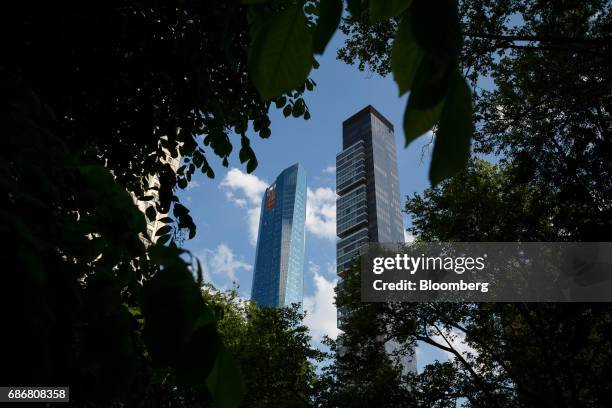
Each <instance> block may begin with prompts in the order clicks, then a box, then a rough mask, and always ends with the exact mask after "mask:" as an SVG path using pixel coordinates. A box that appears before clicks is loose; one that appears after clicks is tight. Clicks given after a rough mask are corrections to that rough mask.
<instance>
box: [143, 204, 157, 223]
mask: <svg viewBox="0 0 612 408" xmlns="http://www.w3.org/2000/svg"><path fill="white" fill-rule="evenodd" d="M145 215H146V216H147V218H148V219H149V221H155V217H157V211H155V207H154V206H150V207H147V209H146V210H145Z"/></svg>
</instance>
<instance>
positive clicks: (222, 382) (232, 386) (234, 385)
mask: <svg viewBox="0 0 612 408" xmlns="http://www.w3.org/2000/svg"><path fill="white" fill-rule="evenodd" d="M206 384H207V385H208V389H209V390H210V393H211V394H212V396H213V399H214V401H215V406H217V407H227V408H232V407H239V406H240V402H241V401H242V394H243V393H244V385H243V384H242V376H241V375H240V365H239V364H238V362H237V361H236V359H234V357H233V356H232V355H231V354H230V353H229V352H228V351H226V350H221V351H219V353H218V354H217V360H216V361H215V365H214V367H213V369H212V371H211V373H210V376H209V377H208V379H207V380H206Z"/></svg>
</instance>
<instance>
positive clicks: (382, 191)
mask: <svg viewBox="0 0 612 408" xmlns="http://www.w3.org/2000/svg"><path fill="white" fill-rule="evenodd" d="M342 148H343V150H342V152H340V154H338V155H337V156H336V193H337V194H338V198H337V202H336V234H337V235H338V238H339V240H338V242H337V246H336V258H337V267H338V273H339V274H340V275H341V274H342V272H343V271H345V270H346V269H347V268H348V267H349V266H350V263H351V261H352V260H353V258H354V257H355V256H356V255H357V253H358V251H359V248H360V247H361V246H363V245H364V244H366V243H368V242H403V241H404V223H403V221H402V213H401V207H400V190H399V178H398V175H397V154H396V149H395V136H394V133H393V124H391V122H389V121H388V120H387V119H386V118H385V117H384V116H383V115H382V114H380V113H379V112H378V111H377V110H376V109H374V108H373V107H372V106H368V107H366V108H365V109H362V110H361V111H359V112H358V113H356V114H355V115H353V116H351V117H350V118H348V119H347V120H345V121H344V123H343V124H342Z"/></svg>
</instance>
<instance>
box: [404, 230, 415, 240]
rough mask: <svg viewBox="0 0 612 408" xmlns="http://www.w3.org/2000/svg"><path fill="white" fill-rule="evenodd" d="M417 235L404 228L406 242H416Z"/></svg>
mask: <svg viewBox="0 0 612 408" xmlns="http://www.w3.org/2000/svg"><path fill="white" fill-rule="evenodd" d="M415 238H416V237H415V236H414V235H412V234H411V233H410V232H408V231H406V230H404V242H414V239H415Z"/></svg>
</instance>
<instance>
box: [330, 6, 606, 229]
mask: <svg viewBox="0 0 612 408" xmlns="http://www.w3.org/2000/svg"><path fill="white" fill-rule="evenodd" d="M458 9H459V16H460V22H461V27H462V32H463V34H464V42H463V45H462V47H461V50H460V53H459V55H458V59H459V64H460V67H461V70H462V72H463V74H464V75H465V76H466V78H468V79H469V81H470V83H471V85H472V89H473V91H474V99H475V105H474V109H475V122H476V129H475V133H474V139H475V144H474V150H476V151H477V152H482V153H498V154H503V155H505V156H512V157H513V158H516V159H517V160H520V161H521V162H522V163H523V164H522V165H521V167H523V168H524V176H525V177H528V176H529V177H534V178H538V179H539V180H540V181H541V182H542V183H543V184H546V185H548V187H551V188H555V189H559V190H560V189H564V190H565V194H566V195H568V196H572V195H576V196H578V197H580V200H574V201H575V202H578V201H582V204H579V205H576V206H575V207H574V208H566V209H565V211H566V218H567V219H571V218H574V217H577V216H578V214H584V213H586V214H588V215H587V216H586V217H585V218H587V217H588V218H595V219H601V218H603V217H604V216H606V217H607V218H609V214H610V212H609V211H610V204H609V201H608V200H609V194H610V179H611V177H610V173H609V171H610V166H609V162H607V161H606V160H604V158H606V157H609V156H610V152H611V150H610V149H611V148H610V143H611V137H610V112H609V109H607V106H609V105H610V97H611V95H612V92H611V88H612V79H611V78H610V73H609V62H610V59H611V58H612V54H611V52H612V41H611V40H610V37H609V32H610V29H611V26H612V15H611V13H610V7H609V2H607V1H591V2H580V1H561V2H556V1H536V2H531V1H522V0H509V1H502V2H499V1H490V0H478V1H460V2H459V4H458ZM424 21H425V24H429V25H435V20H433V19H429V20H424ZM398 29H401V24H399V23H398V21H397V19H387V20H382V21H379V22H376V23H372V22H371V21H368V20H367V19H357V20H356V19H352V18H345V19H344V20H343V23H342V25H341V30H342V31H343V32H344V33H345V34H346V35H347V40H346V42H345V45H344V47H343V48H342V49H340V50H339V51H338V57H339V58H340V59H341V60H343V61H345V62H347V63H349V64H357V66H358V67H359V69H362V70H364V69H368V70H371V71H374V72H377V73H379V74H381V75H387V74H389V73H391V72H393V75H394V76H396V75H397V74H396V69H395V68H394V63H393V56H394V52H395V50H396V48H397V47H400V45H401V43H398V41H397V38H395V37H394V33H395V32H396V30H398ZM399 32H400V31H398V33H399ZM483 79H488V80H490V81H492V82H493V84H494V86H493V89H482V88H481V87H480V86H481V85H482V82H481V80H483ZM418 129H420V122H419V121H417V120H414V119H413V118H411V117H410V116H409V115H407V114H406V115H405V116H404V132H405V134H406V136H407V138H408V139H411V136H410V135H412V134H413V133H414V132H416V130H418ZM409 141H410V140H407V142H409ZM433 159H434V160H435V159H436V158H435V157H434V158H433ZM543 166H546V167H543ZM596 208H600V209H601V212H600V213H599V214H597V212H596V213H593V211H594V209H596ZM592 228H593V232H592V234H590V237H586V236H585V237H583V238H582V239H589V240H590V239H592V240H596V239H597V237H598V236H599V237H601V236H602V233H603V232H604V231H603V230H602V228H603V225H602V224H601V223H600V222H599V221H595V220H593V225H592Z"/></svg>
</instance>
